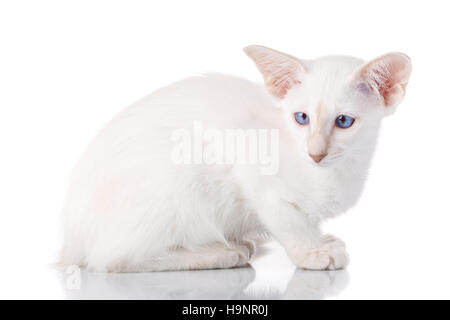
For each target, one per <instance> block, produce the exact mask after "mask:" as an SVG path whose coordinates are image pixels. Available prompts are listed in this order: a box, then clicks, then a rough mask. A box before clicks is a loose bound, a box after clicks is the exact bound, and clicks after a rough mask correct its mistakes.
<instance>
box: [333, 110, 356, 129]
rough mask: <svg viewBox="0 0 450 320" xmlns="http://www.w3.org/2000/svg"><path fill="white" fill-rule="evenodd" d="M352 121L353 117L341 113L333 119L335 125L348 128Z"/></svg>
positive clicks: (353, 120)
mask: <svg viewBox="0 0 450 320" xmlns="http://www.w3.org/2000/svg"><path fill="white" fill-rule="evenodd" d="M354 122H355V119H354V118H352V117H350V116H346V115H345V114H341V115H340V116H338V117H337V118H336V121H335V123H336V126H337V127H339V128H342V129H347V128H350V127H351V126H352V125H353V123H354Z"/></svg>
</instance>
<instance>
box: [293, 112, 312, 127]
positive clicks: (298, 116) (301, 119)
mask: <svg viewBox="0 0 450 320" xmlns="http://www.w3.org/2000/svg"><path fill="white" fill-rule="evenodd" d="M294 117H295V121H297V122H298V123H299V124H301V125H302V126H306V125H307V124H308V123H309V117H308V115H307V114H306V113H304V112H297V113H295V114H294Z"/></svg>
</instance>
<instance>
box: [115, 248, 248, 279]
mask: <svg viewBox="0 0 450 320" xmlns="http://www.w3.org/2000/svg"><path fill="white" fill-rule="evenodd" d="M252 251H253V250H252V249H251V248H250V247H249V246H248V245H247V244H246V243H237V242H229V243H228V244H224V243H215V244H211V245H208V246H204V247H201V248H199V249H196V250H188V249H186V248H176V249H173V250H170V251H168V252H166V253H164V254H161V255H158V256H155V257H150V258H147V259H143V261H141V262H139V263H130V262H128V261H124V262H122V263H117V264H114V265H113V266H112V267H110V268H108V271H109V272H152V271H176V270H178V271H179V270H201V269H226V268H236V267H243V266H246V265H247V264H248V261H249V260H250V257H251V255H252V254H253V252H252Z"/></svg>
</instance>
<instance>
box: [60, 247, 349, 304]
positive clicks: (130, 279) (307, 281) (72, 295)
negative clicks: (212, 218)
mask: <svg viewBox="0 0 450 320" xmlns="http://www.w3.org/2000/svg"><path fill="white" fill-rule="evenodd" d="M262 249H263V250H260V251H259V252H258V253H257V255H256V256H255V258H254V259H253V260H252V261H251V265H252V267H247V268H237V269H222V270H198V271H176V272H152V273H124V274H101V273H88V272H82V273H81V282H80V285H81V286H80V288H79V289H72V290H70V289H68V287H67V278H66V277H63V279H62V280H63V281H61V284H62V286H63V289H64V291H65V295H66V298H68V299H323V298H326V297H330V296H334V295H337V294H338V293H339V292H341V291H342V290H343V289H344V288H345V287H346V285H347V282H348V273H347V272H346V271H304V270H298V269H296V268H295V267H294V266H293V265H292V264H291V263H290V262H289V260H288V259H287V257H286V256H285V254H284V251H283V250H282V249H281V248H279V247H278V246H276V245H273V244H271V245H268V246H265V247H263V248H262Z"/></svg>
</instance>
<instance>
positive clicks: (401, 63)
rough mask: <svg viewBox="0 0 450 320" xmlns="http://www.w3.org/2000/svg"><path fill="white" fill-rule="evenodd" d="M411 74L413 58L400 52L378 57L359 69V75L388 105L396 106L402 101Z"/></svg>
mask: <svg viewBox="0 0 450 320" xmlns="http://www.w3.org/2000/svg"><path fill="white" fill-rule="evenodd" d="M410 74H411V60H410V59H409V57H408V56H407V55H405V54H403V53H400V52H393V53H388V54H386V55H384V56H381V57H379V58H376V59H374V60H372V61H370V62H368V63H367V64H365V65H364V66H362V67H361V69H360V70H359V71H358V77H359V78H360V79H362V80H364V81H365V82H367V84H368V85H369V87H370V88H371V89H373V90H376V91H377V92H378V93H379V94H380V97H381V98H382V99H383V102H384V105H385V106H386V107H394V106H396V105H397V104H399V103H400V102H401V101H402V99H403V97H404V95H405V90H406V85H407V84H408V79H409V76H410Z"/></svg>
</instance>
